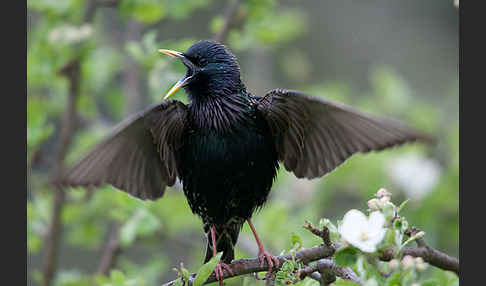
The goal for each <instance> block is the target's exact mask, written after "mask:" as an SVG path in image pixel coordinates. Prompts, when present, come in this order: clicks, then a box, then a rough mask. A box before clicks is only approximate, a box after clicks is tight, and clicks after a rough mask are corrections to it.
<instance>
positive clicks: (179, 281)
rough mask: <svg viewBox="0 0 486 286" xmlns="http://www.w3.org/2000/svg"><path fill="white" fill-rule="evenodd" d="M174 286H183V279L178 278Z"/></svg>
mask: <svg viewBox="0 0 486 286" xmlns="http://www.w3.org/2000/svg"><path fill="white" fill-rule="evenodd" d="M174 286H182V279H181V278H178V279H177V280H176V281H175V282H174Z"/></svg>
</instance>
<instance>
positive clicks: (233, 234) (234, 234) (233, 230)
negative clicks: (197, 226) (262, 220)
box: [204, 223, 242, 264]
mask: <svg viewBox="0 0 486 286" xmlns="http://www.w3.org/2000/svg"><path fill="white" fill-rule="evenodd" d="M241 225H242V224H240V223H238V224H227V225H224V226H216V250H217V251H216V252H221V251H222V252H223V256H222V257H221V261H222V262H223V263H226V264H230V263H231V261H232V260H233V259H234V258H235V251H234V246H235V245H236V242H237V241H238V235H239V234H240V230H241ZM206 235H207V239H208V244H207V247H206V258H205V259H204V263H206V262H208V261H209V260H210V259H211V258H212V257H213V245H212V239H211V231H207V234H206Z"/></svg>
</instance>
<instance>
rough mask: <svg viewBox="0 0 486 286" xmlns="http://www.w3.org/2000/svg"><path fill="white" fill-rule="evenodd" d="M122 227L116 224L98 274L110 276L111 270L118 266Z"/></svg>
mask: <svg viewBox="0 0 486 286" xmlns="http://www.w3.org/2000/svg"><path fill="white" fill-rule="evenodd" d="M120 228H121V227H120V225H119V224H118V223H115V224H114V225H113V226H112V228H111V231H110V233H109V235H108V242H107V244H106V247H105V248H104V251H103V255H102V257H101V261H100V265H99V267H98V273H101V274H103V275H106V276H108V274H109V273H110V270H111V269H112V268H113V267H114V266H115V265H116V261H117V260H118V257H119V256H120V253H121V250H122V248H121V244H120Z"/></svg>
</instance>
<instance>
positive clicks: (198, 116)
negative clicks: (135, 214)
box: [62, 41, 428, 263]
mask: <svg viewBox="0 0 486 286" xmlns="http://www.w3.org/2000/svg"><path fill="white" fill-rule="evenodd" d="M180 57H183V59H184V61H183V62H184V64H185V65H186V66H187V67H188V73H187V75H186V78H185V79H186V80H185V81H184V88H185V90H186V92H187V94H188V96H189V98H190V100H191V103H190V104H188V105H184V104H183V103H181V102H178V101H166V102H163V103H161V104H156V105H153V106H151V107H149V108H147V109H146V110H145V111H143V112H141V113H139V114H136V115H135V116H133V117H131V118H129V119H126V120H125V121H123V122H122V123H120V124H119V125H118V126H117V127H115V130H114V131H113V133H112V135H111V136H109V138H108V139H106V140H105V141H103V142H102V143H101V144H99V145H98V146H97V147H95V148H94V149H93V151H91V152H90V153H89V154H88V155H87V156H86V157H85V158H84V159H82V160H81V161H80V162H79V163H78V164H76V165H74V166H73V167H72V168H70V169H69V170H67V172H66V173H65V175H64V177H63V180H62V182H63V183H64V184H67V185H71V186H99V185H102V184H112V185H114V186H115V187H117V188H119V189H121V190H123V191H125V192H127V193H129V194H131V195H133V196H136V197H138V198H141V199H157V198H159V197H161V196H162V195H163V193H164V189H165V187H166V186H171V185H173V184H174V183H175V179H176V177H178V178H179V179H180V180H181V182H182V184H183V189H184V194H185V195H186V197H187V200H188V203H189V205H190V207H191V209H192V211H193V212H194V213H195V214H197V215H199V216H200V217H201V218H202V220H203V222H204V225H205V226H204V228H205V231H206V233H208V242H209V241H211V240H210V239H209V228H210V227H215V229H216V236H217V239H216V240H217V247H216V248H217V250H218V251H224V254H223V259H222V260H223V261H224V262H226V263H229V262H231V260H232V259H233V258H234V253H233V246H234V244H235V243H236V241H237V238H238V234H239V231H240V228H241V226H242V224H243V223H244V222H245V221H246V220H247V219H249V218H250V217H251V215H252V214H253V213H254V211H255V210H256V209H257V208H259V207H261V206H262V205H263V204H264V203H265V201H266V199H267V196H268V193H269V192H270V189H271V186H272V182H273V180H274V178H275V176H276V174H277V170H278V163H279V162H282V163H283V165H284V166H285V168H286V169H287V170H289V171H291V172H293V173H294V174H295V175H296V176H297V177H299V178H309V179H312V178H317V177H322V176H324V175H326V174H328V173H329V172H331V171H332V170H334V169H335V168H336V167H337V166H339V165H340V164H342V163H343V162H344V161H345V160H346V159H347V158H349V157H350V156H351V155H352V154H354V153H357V152H368V151H372V150H382V149H384V148H387V147H391V146H395V145H398V144H402V143H404V142H407V141H413V140H428V138H427V137H426V136H424V135H422V134H420V133H419V132H416V131H413V130H411V129H409V128H407V127H404V126H403V125H401V124H399V123H397V122H395V121H392V120H388V119H383V118H379V117H375V116H371V115H368V114H366V113H363V112H360V111H357V110H354V109H352V108H350V107H347V106H345V105H342V104H339V103H334V102H330V101H327V100H324V99H321V98H316V97H311V96H308V95H305V94H302V93H300V92H297V91H288V90H282V89H277V90H272V91H270V92H268V93H267V94H266V95H264V96H262V97H258V96H252V95H251V94H250V93H249V92H247V90H246V88H245V86H244V84H243V83H242V81H241V79H240V72H239V67H238V63H237V61H236V58H235V57H234V56H233V55H232V54H231V53H230V52H229V51H228V50H227V49H226V48H225V47H224V46H222V45H220V44H218V43H214V42H210V41H201V42H198V43H196V44H194V45H193V46H192V47H191V48H189V49H188V50H187V51H186V52H184V53H183V54H181V55H180ZM212 253H213V252H212V246H211V243H208V249H207V254H206V260H208V259H209V258H210V257H211V256H212Z"/></svg>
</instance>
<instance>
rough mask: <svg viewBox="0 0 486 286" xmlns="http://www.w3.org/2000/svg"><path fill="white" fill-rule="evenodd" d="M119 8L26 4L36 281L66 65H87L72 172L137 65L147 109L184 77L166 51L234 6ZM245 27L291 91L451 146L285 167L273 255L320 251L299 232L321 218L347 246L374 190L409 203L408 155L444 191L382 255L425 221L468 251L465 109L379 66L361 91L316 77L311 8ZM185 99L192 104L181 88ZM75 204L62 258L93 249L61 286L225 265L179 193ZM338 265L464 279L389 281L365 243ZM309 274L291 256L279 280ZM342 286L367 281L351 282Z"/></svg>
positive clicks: (240, 252)
mask: <svg viewBox="0 0 486 286" xmlns="http://www.w3.org/2000/svg"><path fill="white" fill-rule="evenodd" d="M101 2H103V1H101ZM106 2H110V1H106ZM118 2H119V3H118V5H117V6H114V7H103V8H99V7H98V10H97V11H96V16H95V17H94V18H93V20H92V21H91V22H89V23H83V19H84V13H85V10H86V9H85V8H86V5H87V3H88V2H87V0H63V1H57V0H28V1H27V7H28V18H29V20H28V34H27V44H28V49H27V84H28V90H27V93H28V96H27V165H28V167H29V174H28V178H27V180H28V186H29V187H28V201H27V220H28V223H27V251H28V256H29V261H32V262H29V265H28V272H29V279H30V280H31V281H33V284H34V285H35V283H39V281H40V280H41V278H42V277H41V276H42V274H41V273H40V271H39V270H40V269H42V267H41V264H40V263H41V262H40V261H41V260H42V255H41V253H42V251H41V250H43V248H44V246H45V241H44V237H45V235H46V232H47V230H48V227H49V223H50V219H51V217H52V206H53V197H54V196H53V192H52V189H51V187H50V186H49V184H48V179H49V172H50V171H51V169H50V168H51V163H52V159H53V157H54V153H55V148H57V146H56V142H57V139H58V137H59V126H60V122H61V120H62V114H63V112H64V111H65V106H66V102H67V95H68V93H69V79H68V78H67V77H66V76H62V75H61V74H60V73H59V70H60V69H61V68H62V67H63V66H64V65H65V64H66V63H68V62H69V61H70V60H72V59H74V58H79V59H80V60H81V81H80V95H79V98H78V102H77V113H78V117H79V118H78V119H79V123H80V124H79V129H78V130H77V132H76V134H75V136H74V138H73V144H72V146H71V148H70V150H69V153H68V155H67V157H66V160H65V163H66V164H71V163H73V162H74V161H76V160H77V159H79V158H80V156H82V155H83V154H85V152H86V151H87V150H89V148H90V147H92V146H93V145H94V144H96V143H97V142H99V140H101V138H102V137H103V136H104V135H105V134H106V133H107V132H108V131H109V129H110V127H111V126H113V125H114V124H115V123H116V122H118V121H120V120H121V119H122V118H123V117H124V116H125V115H126V112H127V110H128V109H129V108H130V106H128V98H129V95H128V94H127V92H126V87H125V83H126V82H127V80H126V77H127V73H128V72H129V71H131V72H133V71H134V69H135V70H136V72H137V73H138V76H139V78H138V82H139V85H140V86H139V89H140V91H141V92H140V93H141V94H142V97H143V98H142V102H144V105H147V104H149V103H152V102H157V101H160V100H161V97H162V96H163V94H164V93H165V92H166V91H167V90H169V89H170V87H171V85H172V84H173V83H174V82H176V81H177V80H178V79H179V78H180V77H181V76H182V75H183V74H184V73H185V69H184V67H183V66H182V65H180V64H179V63H177V62H176V61H173V60H171V59H169V58H166V57H162V56H160V55H159V54H158V53H157V50H158V49H159V48H167V49H174V50H182V51H183V50H185V49H186V48H187V47H189V46H190V45H191V44H192V43H193V42H194V41H196V40H199V39H201V38H209V37H210V35H211V33H216V32H218V31H220V29H221V28H222V27H223V24H224V18H223V10H221V7H222V6H223V4H226V1H225V2H224V3H221V2H217V1H210V0H177V1H176V0H143V1H134V0H121V1H118ZM290 2H291V1H290ZM206 14H210V15H211V20H210V21H208V22H207V23H205V24H203V25H195V24H193V22H196V21H197V19H198V18H200V17H202V16H204V15H206ZM233 21H234V23H233V24H234V25H232V27H231V29H230V31H229V34H228V37H227V41H226V44H227V45H228V46H229V47H230V48H231V49H232V50H233V51H235V53H236V55H237V56H238V57H239V58H242V59H244V58H245V56H247V55H248V54H249V53H252V52H260V51H262V50H266V51H269V52H271V53H272V54H275V56H274V57H273V61H275V65H276V66H277V67H279V68H281V69H284V70H286V71H285V72H282V73H284V77H285V79H286V80H287V81H289V82H291V83H295V87H294V86H293V84H292V88H295V89H299V90H302V91H306V92H308V93H310V94H312V95H314V96H323V97H326V98H328V99H331V100H338V101H341V102H344V103H347V104H351V105H353V106H355V107H357V108H360V109H364V110H367V111H370V112H373V113H377V114H384V115H389V116H392V117H399V118H401V119H403V120H404V121H406V122H408V123H410V125H412V126H414V127H416V128H419V129H422V130H426V131H429V132H431V133H433V134H438V135H439V136H440V142H441V143H440V146H439V147H438V148H437V150H435V149H434V150H433V151H431V150H430V149H427V148H425V147H423V146H419V145H410V146H405V147H402V148H399V149H394V150H389V151H384V152H381V153H376V154H367V155H356V156H353V158H351V159H350V160H348V161H347V162H346V163H345V164H343V165H342V166H341V167H339V168H338V169H337V170H335V171H334V172H333V173H332V174H330V175H329V176H327V177H326V178H325V179H323V180H314V181H306V180H296V179H295V178H294V177H293V176H292V175H291V174H289V173H287V172H286V171H285V170H284V168H283V167H282V168H281V171H280V173H279V175H278V177H277V179H276V181H275V183H274V187H273V191H272V194H271V197H270V201H269V203H268V204H267V205H266V206H265V208H264V209H262V210H261V211H260V212H259V213H257V214H256V215H255V218H254V222H255V225H256V227H257V229H258V231H259V234H260V236H261V237H262V238H263V240H264V244H265V247H266V248H267V249H268V250H270V251H271V252H273V253H278V252H279V251H282V250H284V249H290V250H288V251H289V252H292V251H294V252H295V251H296V250H297V249H299V248H301V247H309V246H313V245H317V244H319V243H321V241H320V240H319V238H317V237H316V236H314V235H312V234H310V233H309V232H308V231H306V230H304V229H302V228H301V227H300V226H301V225H302V223H303V222H304V221H305V220H307V219H308V220H312V221H319V225H320V226H321V227H322V226H327V227H328V228H329V230H330V233H331V239H332V240H333V241H338V240H339V238H340V235H339V232H338V227H339V222H338V223H336V224H334V223H333V221H337V219H339V218H341V217H342V216H343V213H344V212H343V210H345V209H350V208H353V207H354V208H359V206H360V204H361V202H362V201H363V200H365V199H367V198H369V197H371V196H373V195H374V190H376V189H378V188H379V187H381V186H390V188H391V189H394V190H396V192H395V197H396V198H397V200H398V201H400V200H402V201H404V200H405V199H406V198H409V197H410V196H409V195H408V194H409V193H408V192H409V190H408V189H407V188H406V186H401V185H400V186H399V184H397V182H396V181H395V180H394V178H393V176H392V174H391V170H392V167H391V166H393V164H394V163H393V162H395V160H396V159H397V158H401V157H405V156H409V155H415V156H419V157H420V158H424V159H427V160H433V161H439V162H440V164H439V167H438V168H439V169H440V177H439V180H438V183H437V184H435V185H433V186H430V187H429V188H428V189H427V192H426V193H424V195H423V196H421V197H420V198H411V197H410V200H409V202H408V203H407V205H406V206H405V207H404V208H403V209H400V213H402V214H403V217H407V220H404V219H399V220H396V221H395V222H394V224H393V226H392V228H391V229H390V230H389V231H388V232H387V234H386V235H385V238H384V241H383V247H386V248H388V247H392V246H394V247H397V249H398V248H399V247H400V246H401V245H402V244H403V243H405V241H404V240H403V236H402V234H403V231H404V229H405V228H406V226H407V224H408V222H413V223H414V224H415V225H416V226H418V227H419V228H421V229H424V230H426V231H427V235H426V236H425V239H426V241H427V243H428V244H429V245H431V246H434V247H437V248H439V249H441V250H443V251H445V252H448V253H450V254H452V255H457V254H458V247H457V246H458V237H459V223H458V184H459V175H458V174H459V169H458V160H459V155H458V146H459V137H458V136H459V135H458V134H459V127H458V118H457V116H456V113H453V112H450V111H448V110H446V109H445V108H442V105H440V104H442V102H437V101H433V100H425V99H423V98H421V97H418V96H416V94H414V90H413V88H412V87H411V86H410V84H409V82H408V81H407V79H406V78H404V77H403V76H402V75H401V73H400V72H399V71H397V70H394V69H393V68H392V67H390V66H385V65H383V66H375V67H374V68H372V70H371V71H370V73H369V86H370V88H369V89H368V90H363V89H356V88H354V87H353V86H351V85H350V84H348V83H347V82H341V81H319V83H313V82H310V76H311V74H312V71H313V68H315V65H316V63H315V62H314V61H313V59H311V56H310V55H305V54H303V53H302V51H301V50H299V49H298V48H296V47H295V46H296V45H295V44H296V43H297V42H299V40H300V39H301V37H302V36H304V35H306V33H307V31H308V30H309V26H310V25H311V23H310V22H309V20H308V17H307V15H306V13H305V11H304V10H302V9H301V8H300V7H299V6H298V5H293V3H286V4H282V3H278V2H277V1H274V0H263V1H260V0H258V1H257V0H247V1H242V4H241V5H240V7H239V9H238V10H237V12H236V14H235V15H234V17H233ZM132 22H135V23H138V24H140V25H141V26H142V29H141V35H140V36H139V38H137V39H134V40H127V39H129V38H130V39H131V37H128V31H127V28H126V27H127V26H128V24H129V23H132ZM167 27H168V28H167ZM287 47H289V48H287ZM240 56H241V57H240ZM128 59H132V60H133V61H134V62H135V63H136V65H135V68H134V66H133V65H129V63H130V61H129V60H128ZM243 64H245V63H243ZM242 72H245V71H244V70H242ZM278 73H279V71H275V74H277V75H278ZM246 78H250V76H249V75H247V74H244V80H246ZM448 88H449V90H450V91H449V94H448V95H447V98H452V101H455V100H456V98H457V83H452V84H451V86H450V87H448ZM444 96H446V95H444ZM174 98H175V99H178V100H182V101H184V102H187V99H186V98H185V96H184V95H183V93H182V92H180V93H179V94H177V95H175V96H174ZM444 101H445V100H444ZM453 106H454V105H453ZM453 111H454V112H456V110H453ZM392 187H393V188H392ZM66 196H67V202H66V203H65V205H64V207H63V210H62V214H61V222H62V227H63V239H62V245H61V250H60V252H62V253H64V252H65V251H66V252H68V251H70V250H72V249H76V250H78V251H81V252H82V254H83V255H79V256H78V255H71V254H66V255H64V254H63V255H61V257H60V261H61V263H60V264H59V271H58V272H57V275H56V279H55V285H58V286H61V285H62V286H65V285H73V286H74V285H77V286H81V285H106V286H108V285H158V284H160V283H161V282H162V281H164V280H166V279H169V278H171V277H172V278H173V277H174V273H173V272H172V271H171V269H172V268H173V267H174V265H178V264H179V263H180V262H181V261H183V262H184V263H185V264H186V265H187V269H186V270H183V269H185V268H184V267H181V270H180V276H181V277H184V275H185V274H184V273H189V270H188V269H190V270H191V272H196V271H197V272H201V273H204V275H203V274H201V275H203V276H206V275H208V273H210V272H211V271H212V269H214V265H213V264H214V261H212V262H210V263H208V264H206V265H205V266H201V264H202V263H201V262H202V261H203V254H204V253H203V252H204V245H205V241H204V236H203V234H202V226H201V222H200V220H199V219H198V218H197V217H195V216H194V215H192V213H191V211H190V209H189V207H188V205H187V202H186V199H185V197H184V195H183V193H182V192H181V190H180V188H179V187H177V186H176V187H174V188H171V189H169V190H167V191H166V193H165V195H164V197H163V198H162V199H160V200H158V201H155V202H146V201H140V200H136V199H134V198H132V197H130V196H129V195H127V194H125V193H122V192H119V191H118V190H116V189H114V188H112V187H109V186H105V187H101V188H97V189H94V190H92V191H91V192H88V191H87V190H84V189H71V190H67V192H66ZM390 210H392V209H389V210H383V212H384V213H385V215H386V216H387V218H390V216H391V215H392V213H391V212H390ZM322 217H326V219H321V218H322ZM327 218H328V219H327ZM113 224H119V225H120V227H121V228H120V241H121V248H122V254H121V256H120V257H119V260H118V263H117V265H116V267H115V269H113V270H112V271H111V272H110V274H109V275H108V276H104V275H101V274H97V273H96V269H97V265H98V263H99V261H98V260H99V255H100V253H101V252H102V250H103V249H105V247H106V241H107V237H108V235H109V231H110V229H111V226H112V225H113ZM239 241H240V242H239V244H238V245H237V249H236V257H237V258H241V257H253V256H255V254H256V252H255V249H253V248H251V247H248V245H250V244H253V238H252V234H251V231H250V229H249V227H248V226H247V225H245V226H244V227H243V229H242V233H241V235H240V238H239ZM399 242H400V244H399ZM76 253H78V252H76ZM366 257H367V256H366ZM30 258H32V259H30ZM336 262H338V263H339V264H342V265H352V266H353V268H354V269H355V271H356V272H357V273H359V275H360V277H363V280H366V284H365V285H399V284H397V283H398V281H401V282H400V283H402V285H408V284H406V283H408V282H409V281H416V280H420V281H421V285H457V278H456V277H455V276H454V275H451V274H450V273H447V272H444V271H439V270H437V269H434V268H433V267H428V268H427V269H425V270H423V271H418V270H417V269H416V268H414V269H407V270H406V269H404V268H403V267H402V266H401V265H398V267H397V268H394V269H393V271H394V272H393V274H392V275H390V276H389V277H388V278H386V279H384V278H380V277H381V275H379V274H377V273H378V272H377V271H378V269H380V271H392V269H389V268H390V265H388V264H384V263H378V264H376V265H375V264H372V263H370V262H369V261H368V260H367V259H365V256H364V255H363V254H362V253H361V252H359V251H358V250H356V249H354V248H346V249H342V250H340V251H339V252H338V254H337V256H336ZM301 267H302V265H301V264H300V263H299V262H298V261H286V262H285V263H284V265H283V267H282V270H281V271H279V272H278V273H277V281H280V282H279V283H282V285H286V283H296V285H306V286H310V285H318V284H316V283H317V282H316V281H314V280H311V279H310V278H306V279H305V280H304V281H300V279H298V276H297V274H296V272H295V270H296V269H300V268H301ZM201 270H202V271H201ZM203 276H200V280H201V281H202V280H205V279H203V278H204V277H203ZM206 278H207V276H206ZM198 281H199V280H198ZM226 283H227V284H228V285H242V284H243V285H246V286H249V285H263V284H264V282H262V281H257V280H255V279H253V278H251V277H244V278H241V277H238V278H233V279H229V280H227V281H226ZM373 283H374V284H373ZM434 283H435V284H434ZM334 285H354V284H352V282H349V281H344V280H342V279H339V278H338V279H337V281H336V282H335V283H334Z"/></svg>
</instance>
